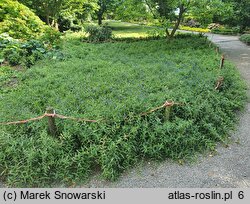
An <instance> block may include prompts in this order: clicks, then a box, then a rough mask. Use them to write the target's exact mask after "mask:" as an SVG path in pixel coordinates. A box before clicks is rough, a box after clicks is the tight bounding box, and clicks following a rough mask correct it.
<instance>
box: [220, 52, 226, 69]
mask: <svg viewBox="0 0 250 204" xmlns="http://www.w3.org/2000/svg"><path fill="white" fill-rule="evenodd" d="M224 61H225V57H224V55H222V56H221V60H220V68H221V69H222V68H223V66H224Z"/></svg>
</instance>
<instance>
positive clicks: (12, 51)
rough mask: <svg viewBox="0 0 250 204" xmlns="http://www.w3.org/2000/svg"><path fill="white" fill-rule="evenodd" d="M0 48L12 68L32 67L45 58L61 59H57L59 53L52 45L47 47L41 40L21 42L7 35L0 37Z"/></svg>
mask: <svg viewBox="0 0 250 204" xmlns="http://www.w3.org/2000/svg"><path fill="white" fill-rule="evenodd" d="M0 48H2V49H1V51H0V53H1V55H2V57H3V59H4V60H5V61H7V62H8V63H9V64H10V65H11V66H15V65H23V66H26V67H30V66H31V65H34V64H35V62H36V61H37V60H39V59H42V58H44V57H50V58H57V59H59V58H58V57H57V56H58V53H59V52H58V51H57V49H55V48H54V47H51V45H50V44H48V45H46V44H44V43H43V42H42V41H39V40H28V41H19V40H16V39H14V38H12V37H10V36H9V35H8V34H6V33H4V34H1V35H0ZM60 59H62V58H60Z"/></svg>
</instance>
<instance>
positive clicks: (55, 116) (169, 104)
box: [0, 101, 183, 125]
mask: <svg viewBox="0 0 250 204" xmlns="http://www.w3.org/2000/svg"><path fill="white" fill-rule="evenodd" d="M174 105H183V104H182V103H175V102H173V101H166V102H165V103H164V104H163V105H161V106H158V107H156V108H153V109H151V110H149V111H147V112H144V113H141V114H140V116H146V115H148V114H150V113H153V112H155V111H157V110H159V109H161V108H165V107H171V106H174ZM44 117H53V118H60V119H69V120H75V121H84V122H89V123H97V122H99V121H101V120H103V119H99V120H90V119H86V118H75V117H70V116H64V115H59V114H56V113H55V111H54V113H44V114H43V115H41V116H38V117H34V118H30V119H26V120H19V121H12V122H2V123H0V125H15V124H25V123H28V122H31V121H36V120H41V119H43V118H44Z"/></svg>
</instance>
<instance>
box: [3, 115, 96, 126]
mask: <svg viewBox="0 0 250 204" xmlns="http://www.w3.org/2000/svg"><path fill="white" fill-rule="evenodd" d="M44 117H53V118H61V119H70V120H76V121H84V122H91V123H96V122H98V121H100V120H89V119H85V118H74V117H68V116H64V115H59V114H56V113H44V114H43V115H41V116H38V117H35V118H30V119H26V120H19V121H13V122H3V123H0V125H15V124H25V123H28V122H31V121H36V120H41V119H43V118H44Z"/></svg>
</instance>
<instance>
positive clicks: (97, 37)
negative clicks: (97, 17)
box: [85, 25, 112, 42]
mask: <svg viewBox="0 0 250 204" xmlns="http://www.w3.org/2000/svg"><path fill="white" fill-rule="evenodd" d="M85 31H86V33H88V34H89V36H88V40H89V41H90V42H104V41H107V40H110V39H111V38H112V29H111V28H109V27H108V26H106V25H105V26H95V25H89V26H87V27H85Z"/></svg>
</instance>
